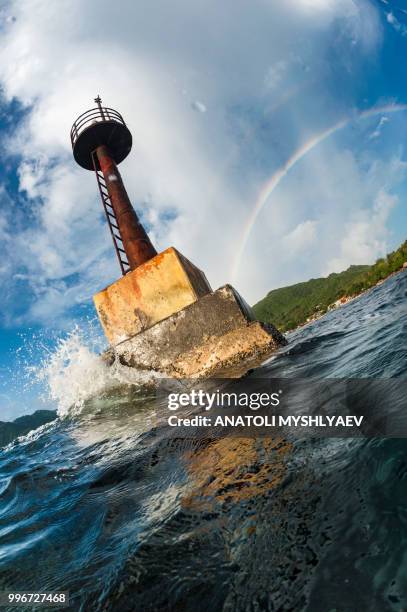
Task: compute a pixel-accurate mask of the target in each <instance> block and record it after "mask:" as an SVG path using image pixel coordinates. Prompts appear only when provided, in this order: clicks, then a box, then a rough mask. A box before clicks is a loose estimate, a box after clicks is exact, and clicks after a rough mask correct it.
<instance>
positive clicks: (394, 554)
mask: <svg viewBox="0 0 407 612" xmlns="http://www.w3.org/2000/svg"><path fill="white" fill-rule="evenodd" d="M406 294H407V273H405V272H404V273H400V274H398V275H396V276H393V277H392V278H390V279H388V280H387V281H386V282H385V283H384V284H382V285H380V286H378V287H376V288H374V289H373V290H371V291H370V292H368V293H367V294H365V295H363V296H361V297H360V298H358V299H356V300H354V301H353V302H350V303H349V304H347V305H346V306H344V307H342V308H340V309H338V310H336V311H333V312H331V313H329V314H328V315H326V316H325V317H324V318H322V319H320V320H319V321H317V322H315V323H313V324H311V325H308V326H307V327H304V328H302V329H299V330H297V331H296V332H294V333H292V334H290V335H289V338H288V339H289V344H288V346H287V347H284V349H282V350H281V351H280V353H279V354H278V355H277V356H276V357H275V358H273V359H272V360H270V361H269V362H268V363H266V364H264V365H263V366H262V367H261V368H259V369H258V370H257V371H255V372H254V373H253V376H262V377H270V378H286V377H290V378H295V377H297V378H303V379H304V378H307V379H308V378H316V379H319V378H389V377H397V378H406V375H407V349H406V344H407V309H406ZM42 375H43V376H45V377H47V378H48V383H49V389H50V395H51V396H52V397H53V399H54V401H55V405H56V406H57V407H58V410H59V415H60V417H59V418H58V419H57V420H56V421H55V422H53V423H50V424H47V425H46V426H44V427H42V428H41V429H39V430H37V431H36V432H31V433H30V434H29V435H28V436H26V437H24V438H21V439H19V440H17V441H16V442H14V443H13V444H11V445H10V446H8V447H7V448H5V449H2V450H0V590H17V591H44V590H47V591H53V590H64V591H69V592H70V598H71V599H70V609H72V610H86V611H91V610H120V611H127V610H129V611H130V610H135V611H137V612H139V611H143V612H147V611H149V610H171V611H172V610H174V611H195V612H196V611H201V610H202V611H205V612H206V611H207V610H211V611H213V612H215V611H218V610H225V611H231V612H232V611H246V610H247V611H253V612H254V611H261V610H287V611H288V610H294V611H297V610H298V611H302V610H304V611H305V610H306V611H311V612H319V611H321V612H328V611H332V612H334V611H337V612H339V611H341V612H345V611H346V612H353V611H358V612H359V611H369V612H370V611H378V612H385V611H386V610H389V611H401V610H407V440H406V439H356V438H355V439H352V438H350V439H327V438H325V439H298V440H294V441H291V442H287V441H286V440H283V439H276V440H271V439H267V440H261V439H259V440H250V439H233V440H232V439H224V440H218V441H216V442H213V443H212V442H208V441H205V440H201V441H196V440H195V441H192V440H185V439H184V440H180V439H177V438H174V436H173V435H170V434H169V432H168V430H167V429H166V428H165V427H160V428H157V427H156V426H155V415H156V413H157V411H159V409H160V406H158V405H157V400H156V399H155V397H154V394H153V393H152V392H151V391H149V387H147V388H146V387H145V386H140V383H145V382H146V380H144V379H143V378H142V377H140V374H139V373H137V372H135V371H130V370H128V369H127V368H123V367H116V368H114V369H112V370H108V369H107V368H106V366H104V365H103V363H102V362H101V361H100V360H99V358H98V357H97V356H96V355H94V354H92V352H91V351H90V350H89V348H87V347H86V346H84V345H83V344H81V342H80V339H78V338H77V337H75V335H72V336H71V338H69V339H68V340H67V341H65V342H64V343H62V344H61V345H60V347H59V349H58V351H57V352H56V353H55V354H54V355H53V356H52V357H51V358H50V360H49V361H48V363H47V364H46V366H45V367H44V368H43V371H42ZM150 382H151V381H150Z"/></svg>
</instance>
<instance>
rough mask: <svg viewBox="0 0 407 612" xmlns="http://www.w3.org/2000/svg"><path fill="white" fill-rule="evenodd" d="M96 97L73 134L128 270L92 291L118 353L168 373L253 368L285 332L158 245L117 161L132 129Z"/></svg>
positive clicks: (229, 289)
mask: <svg viewBox="0 0 407 612" xmlns="http://www.w3.org/2000/svg"><path fill="white" fill-rule="evenodd" d="M95 103H96V107H94V108H91V109H90V110H88V111H86V112H84V113H82V114H81V115H79V117H78V118H77V119H76V121H75V123H74V124H73V126H72V129H71V134H70V136H71V144H72V151H73V156H74V158H75V161H76V162H77V163H78V164H79V165H80V166H81V167H82V168H84V169H85V170H90V171H92V172H94V173H95V176H96V181H97V184H98V188H99V193H100V198H101V201H102V206H103V209H104V211H105V214H106V219H107V223H108V226H109V229H110V233H111V235H112V239H113V244H114V248H115V251H116V255H117V257H118V260H119V264H120V269H121V272H122V276H121V278H119V279H118V280H116V281H115V282H113V283H112V284H111V285H109V286H108V287H105V288H104V289H102V290H101V291H99V292H98V293H96V294H95V295H94V296H93V301H94V303H95V307H96V311H97V314H98V317H99V320H100V323H101V325H102V328H103V330H104V332H105V335H106V337H107V339H108V341H109V344H110V345H111V347H112V348H113V349H114V354H115V355H116V356H117V357H118V358H119V360H120V361H121V362H122V363H124V364H126V365H128V366H132V367H137V368H138V369H139V370H147V371H151V370H155V371H159V372H162V373H163V374H165V375H166V376H170V377H178V378H190V377H207V376H209V375H216V376H222V375H229V376H230V375H234V374H235V366H237V365H238V364H239V371H240V372H241V373H243V372H244V371H247V369H249V368H250V367H252V366H253V365H254V363H257V362H258V361H259V360H262V359H264V358H265V357H266V356H268V355H269V354H270V353H272V352H274V351H275V349H276V348H277V347H278V346H279V345H280V344H283V343H284V342H285V340H284V338H283V336H282V335H281V334H280V333H279V332H278V331H277V330H276V329H275V328H274V327H273V326H272V325H265V324H263V323H260V322H258V321H256V320H255V318H254V315H253V313H252V311H251V309H250V308H249V306H248V305H247V304H246V303H245V302H244V300H243V299H242V298H241V297H240V296H239V294H238V293H237V292H236V291H235V290H234V289H233V288H232V287H231V286H230V285H225V286H224V287H221V288H220V289H218V290H217V291H212V289H211V287H210V285H209V283H208V281H207V279H206V276H205V274H204V273H203V272H202V271H201V270H200V269H199V268H197V267H196V266H195V265H194V264H192V263H191V262H190V261H189V260H188V259H187V258H186V257H184V256H183V255H182V254H181V253H180V252H179V251H178V250H177V249H175V248H174V247H169V248H167V249H166V250H165V251H163V252H161V253H157V251H156V249H155V248H154V246H153V244H152V243H151V240H150V238H149V236H148V234H147V232H146V231H145V229H144V227H143V226H142V224H141V222H140V220H139V218H138V216H137V213H136V211H135V210H134V208H133V206H132V204H131V202H130V199H129V196H128V194H127V192H126V189H125V186H124V183H123V180H122V178H121V176H120V172H119V170H118V168H117V166H118V164H120V163H121V162H122V161H123V160H124V159H125V158H126V157H127V156H128V155H129V153H130V151H131V148H132V142H133V140H132V135H131V133H130V130H129V128H128V126H127V125H126V123H125V121H124V119H123V117H122V116H121V114H120V113H119V112H118V111H116V110H114V109H113V108H110V107H108V106H102V100H101V99H100V96H97V98H95ZM209 238H210V237H209ZM213 246H216V245H213ZM231 368H232V370H233V372H232V370H231Z"/></svg>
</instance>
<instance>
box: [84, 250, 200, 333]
mask: <svg viewBox="0 0 407 612" xmlns="http://www.w3.org/2000/svg"><path fill="white" fill-rule="evenodd" d="M210 291H211V287H210V285H209V283H208V281H207V280H206V277H205V275H204V273H203V272H201V270H199V269H198V268H197V267H196V266H194V265H193V264H192V263H191V262H190V261H189V260H188V259H186V257H184V256H183V255H181V253H179V252H178V251H177V250H176V249H174V248H172V247H171V248H169V249H167V250H166V251H164V252H163V253H160V254H159V255H157V256H156V257H154V258H153V259H150V261H148V262H146V263H145V264H143V265H142V266H139V267H138V268H136V269H135V270H133V271H132V272H129V273H128V274H126V276H123V277H122V278H121V279H120V280H118V281H116V282H115V283H113V284H112V285H109V286H108V287H106V289H103V291H100V292H99V293H97V294H96V295H94V296H93V300H94V302H95V306H96V311H97V313H98V316H99V319H100V322H101V324H102V327H103V330H104V332H105V334H106V337H107V339H108V340H109V342H110V343H111V344H112V345H116V344H117V343H118V342H122V341H123V340H126V339H128V338H131V337H132V336H134V335H135V334H138V333H140V332H141V331H143V330H146V329H148V328H150V327H152V326H153V325H155V324H156V323H158V322H159V321H162V320H163V319H166V318H167V317H169V316H170V315H172V314H173V313H175V312H178V311H179V310H182V309H183V308H185V306H188V305H189V304H192V303H193V302H196V300H198V298H200V297H202V296H204V295H206V294H208V293H210Z"/></svg>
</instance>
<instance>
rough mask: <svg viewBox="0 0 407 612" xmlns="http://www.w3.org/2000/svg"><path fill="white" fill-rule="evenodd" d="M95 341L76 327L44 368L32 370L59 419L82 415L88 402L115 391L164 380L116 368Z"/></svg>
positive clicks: (51, 354)
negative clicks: (104, 356) (77, 414)
mask: <svg viewBox="0 0 407 612" xmlns="http://www.w3.org/2000/svg"><path fill="white" fill-rule="evenodd" d="M93 344H94V343H93V342H92V339H91V338H89V336H87V335H86V334H85V332H84V331H83V330H81V329H80V328H79V327H76V328H75V329H74V330H73V331H72V332H70V333H69V334H68V335H67V336H66V337H64V338H62V339H60V340H58V342H57V344H56V347H55V350H54V351H52V352H49V353H48V355H47V357H46V358H45V359H44V360H43V361H42V363H41V364H40V366H37V367H31V368H30V373H31V376H34V378H35V379H36V381H38V382H40V383H42V384H43V385H44V386H45V395H46V397H47V399H48V400H51V401H53V402H55V403H56V404H57V412H58V416H60V417H64V416H67V415H68V414H70V415H72V414H75V413H79V412H81V410H82V408H83V406H84V404H85V402H86V401H87V400H89V399H91V398H93V397H99V396H101V395H103V394H104V393H106V392H108V391H109V390H112V389H113V388H115V387H119V386H123V385H138V386H141V385H145V384H147V383H151V382H152V381H154V380H156V379H158V378H160V377H161V376H160V375H159V374H158V373H156V372H140V371H139V370H137V369H135V368H128V367H126V366H123V365H121V364H120V363H119V362H118V360H115V362H114V363H113V364H112V365H108V364H107V363H106V361H105V360H104V359H103V358H102V357H101V356H100V354H98V353H97V352H96V351H95V347H94V346H92V345H93Z"/></svg>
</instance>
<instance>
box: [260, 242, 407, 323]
mask: <svg viewBox="0 0 407 612" xmlns="http://www.w3.org/2000/svg"><path fill="white" fill-rule="evenodd" d="M406 261H407V241H405V242H404V243H403V244H402V245H401V246H400V247H399V248H398V249H397V250H396V251H393V252H392V253H390V254H389V255H387V257H386V258H383V259H379V260H378V261H377V262H376V263H375V264H374V265H372V266H350V268H348V269H347V270H345V271H344V272H339V273H333V274H330V275H329V276H327V277H326V278H312V279H311V280H309V281H306V282H304V283H297V284H296V285H291V286H290V287H281V288H280V289H273V290H272V291H270V292H269V293H268V294H267V295H266V297H265V298H263V299H262V300H260V302H258V303H257V304H255V305H254V306H253V310H254V312H255V315H256V317H257V318H258V320H259V321H264V322H265V323H269V322H272V323H274V325H276V327H278V328H279V329H280V330H282V331H287V330H289V329H293V328H294V327H297V326H298V325H301V324H303V323H305V322H306V321H307V319H309V318H312V317H314V316H317V315H320V314H324V313H325V312H326V311H327V310H328V307H329V306H330V305H331V304H333V303H334V302H336V301H337V300H339V299H341V298H345V297H352V296H355V295H358V294H359V293H361V292H362V291H365V290H366V289H369V288H370V287H373V286H374V285H375V284H376V283H377V282H379V281H380V280H383V279H385V278H387V276H389V275H390V274H392V273H393V272H396V271H397V270H400V269H401V268H402V267H403V264H404V262H406Z"/></svg>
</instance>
